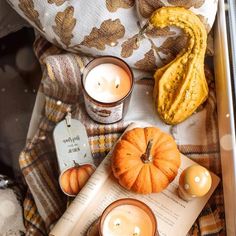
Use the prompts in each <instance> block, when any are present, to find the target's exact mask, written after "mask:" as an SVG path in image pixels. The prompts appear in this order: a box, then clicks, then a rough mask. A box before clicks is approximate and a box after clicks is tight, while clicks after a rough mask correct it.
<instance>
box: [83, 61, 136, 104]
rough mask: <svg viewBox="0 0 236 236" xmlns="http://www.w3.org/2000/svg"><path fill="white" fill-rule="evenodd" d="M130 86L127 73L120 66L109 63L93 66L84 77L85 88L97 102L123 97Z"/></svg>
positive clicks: (114, 100) (106, 101)
mask: <svg viewBox="0 0 236 236" xmlns="http://www.w3.org/2000/svg"><path fill="white" fill-rule="evenodd" d="M130 88H131V81H130V77H129V75H128V73H127V72H126V71H125V70H124V69H123V68H121V67H120V66H117V65H115V64H111V63H105V64H101V65H98V66H96V67H94V68H93V69H92V70H91V71H89V73H88V74H87V76H86V79H85V90H86V91H87V93H88V94H89V96H91V97H92V98H93V99H95V100H97V101H99V102H104V103H112V102H116V101H118V100H120V99H122V98H123V97H125V95H127V94H128V92H129V91H130Z"/></svg>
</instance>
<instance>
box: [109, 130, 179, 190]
mask: <svg viewBox="0 0 236 236" xmlns="http://www.w3.org/2000/svg"><path fill="white" fill-rule="evenodd" d="M111 163H112V171H113V174H114V176H115V177H116V178H117V179H118V181H119V183H120V184H121V185H122V186H123V187H124V188H126V189H128V190H131V191H133V192H136V193H142V194H148V193H158V192H161V191H162V190H164V189H165V188H166V187H167V186H168V185H169V183H171V182H172V181H173V180H174V178H175V177H176V175H177V173H178V168H179V166H180V152H179V150H178V148H177V145H176V143H175V141H174V139H173V138H172V137H171V136H170V135H169V134H167V133H164V132H162V131H161V130H160V129H158V128H156V127H146V128H134V129H132V130H130V131H127V132H126V133H125V134H124V135H123V136H122V138H121V140H120V141H118V143H117V144H116V146H115V148H114V151H113V154H112V161H111Z"/></svg>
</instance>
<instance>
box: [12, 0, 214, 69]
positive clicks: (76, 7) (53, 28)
mask: <svg viewBox="0 0 236 236" xmlns="http://www.w3.org/2000/svg"><path fill="white" fill-rule="evenodd" d="M9 2H10V3H11V5H13V7H14V9H15V10H16V11H17V12H18V13H19V14H20V15H21V16H22V17H24V18H25V19H26V20H28V22H29V23H31V25H32V26H33V27H35V28H36V29H37V30H38V31H39V32H40V34H41V35H43V36H44V37H45V38H46V39H47V40H49V41H50V42H52V43H54V44H55V45H57V46H59V47H61V48H64V49H65V50H67V51H71V52H75V53H80V54H86V55H90V56H94V57H95V56H100V55H113V56H117V57H120V58H122V59H123V60H125V61H126V62H127V63H128V64H129V65H130V66H131V67H135V68H138V69H140V70H146V71H155V70H156V68H157V67H159V66H162V65H163V64H166V63H168V62H169V61H170V60H172V59H173V58H174V57H175V56H176V55H177V54H178V52H179V51H180V50H181V49H183V48H184V47H185V46H186V45H187V37H186V36H184V35H183V34H182V32H181V31H180V30H179V29H178V28H174V27H166V28H164V29H157V28H148V29H147V30H146V31H145V33H144V34H142V35H140V30H141V29H142V27H143V26H144V25H145V23H146V22H147V20H148V18H149V17H150V16H151V14H152V13H153V11H155V10H156V9H158V8H160V7H163V6H181V7H184V8H187V9H189V10H191V11H193V12H194V13H196V14H197V15H198V17H199V18H200V19H201V21H202V22H203V24H204V25H205V27H206V29H207V31H208V32H209V31H210V29H211V27H212V25H213V22H214V19H215V14H216V10H217V0H86V1H78V0H9ZM208 9H211V11H208ZM209 42H212V40H209ZM208 51H211V53H212V50H208Z"/></svg>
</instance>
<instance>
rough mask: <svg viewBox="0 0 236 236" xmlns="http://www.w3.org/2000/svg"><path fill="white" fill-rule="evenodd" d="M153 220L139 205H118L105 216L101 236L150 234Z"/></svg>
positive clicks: (144, 235)
mask: <svg viewBox="0 0 236 236" xmlns="http://www.w3.org/2000/svg"><path fill="white" fill-rule="evenodd" d="M153 230H154V229H153V222H152V220H151V219H150V217H149V215H148V214H147V213H146V212H145V211H144V210H143V209H141V208H140V207H137V206H134V205H120V206H117V207H115V208H114V209H112V210H111V211H110V212H109V213H108V215H107V216H106V218H105V220H104V223H103V227H102V235H103V236H122V235H123V236H152V235H153Z"/></svg>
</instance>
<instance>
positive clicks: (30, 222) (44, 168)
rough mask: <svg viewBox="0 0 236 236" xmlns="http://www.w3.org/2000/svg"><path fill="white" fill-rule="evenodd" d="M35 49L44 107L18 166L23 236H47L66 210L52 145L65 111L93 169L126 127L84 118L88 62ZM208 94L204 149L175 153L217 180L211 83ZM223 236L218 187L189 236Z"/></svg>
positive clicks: (42, 43)
mask: <svg viewBox="0 0 236 236" xmlns="http://www.w3.org/2000/svg"><path fill="white" fill-rule="evenodd" d="M34 48H35V52H36V55H37V57H38V59H39V61H40V63H41V65H42V69H43V78H42V82H41V87H40V90H41V91H42V92H43V93H44V95H45V97H46V101H45V106H44V110H43V111H42V112H43V118H42V119H41V121H40V124H39V127H38V130H37V132H36V133H35V135H34V137H33V139H32V140H30V141H29V142H28V143H27V144H26V147H25V148H24V150H23V151H22V153H21V155H20V160H19V162H20V166H21V169H22V173H23V175H24V178H25V180H26V183H27V186H28V191H27V194H26V196H25V200H24V219H25V225H26V229H27V232H26V235H48V233H49V231H50V229H51V228H52V227H53V225H54V224H55V223H56V221H57V220H58V219H59V218H60V216H61V215H62V213H63V211H64V210H65V208H66V205H67V200H68V199H66V197H65V196H63V194H62V192H61V191H60V189H59V184H58V176H59V172H58V167H57V159H56V153H55V150H54V144H53V140H52V131H53V129H54V126H55V124H56V123H57V122H59V121H61V120H62V119H63V118H64V117H65V115H66V113H67V110H68V108H70V109H71V110H72V116H73V117H74V118H77V119H79V120H80V121H81V122H82V123H83V124H84V125H85V127H86V129H87V133H88V135H89V142H90V146H91V150H92V154H93V157H94V160H95V163H96V164H97V165H98V164H99V163H100V162H101V160H102V159H103V158H104V157H105V156H106V154H107V153H108V152H109V150H110V149H111V147H112V146H113V144H114V143H115V142H116V141H117V139H118V138H119V136H120V134H121V133H122V132H123V131H124V129H125V128H126V126H127V124H126V123H124V122H122V121H121V122H118V123H116V124H112V125H101V124H97V123H95V122H93V121H92V120H91V119H90V118H89V117H88V116H87V114H86V112H85V108H84V104H83V97H82V95H81V91H80V88H81V86H80V68H81V67H83V66H84V64H85V63H87V61H88V60H89V58H85V57H80V56H78V55H75V54H71V53H66V52H64V51H62V50H61V49H58V48H57V47H55V46H52V45H51V44H50V43H49V42H47V41H46V40H44V39H43V38H41V37H39V38H38V39H37V40H36V41H35V45H34ZM139 83H140V82H139ZM141 83H146V85H147V84H148V85H149V86H152V83H150V80H142V81H141ZM210 88H211V93H210V96H209V99H208V101H207V102H206V105H205V106H204V108H203V109H206V110H207V119H206V121H205V122H207V126H206V127H208V128H207V129H209V130H207V134H208V137H207V140H208V143H207V144H206V145H203V146H201V145H199V146H193V145H184V146H183V145H181V146H179V149H180V151H181V152H182V153H184V154H186V155H187V156H189V157H190V158H191V159H193V160H194V161H196V162H198V163H200V164H202V165H204V166H206V167H207V168H209V169H210V170H212V171H213V172H215V173H216V174H218V176H220V175H221V168H220V158H219V145H218V136H217V122H216V118H217V116H216V107H215V104H216V102H215V95H214V82H213V81H211V83H210ZM58 101H60V103H58ZM193 135H194V134H193ZM223 233H224V206H223V194H222V186H221V185H219V187H218V188H217V190H216V191H215V193H214V194H213V196H212V197H211V199H210V201H209V202H208V204H207V205H206V207H205V208H204V210H203V211H202V213H201V214H200V216H199V218H198V219H197V220H196V222H195V224H194V225H193V227H192V229H191V230H190V232H189V235H223Z"/></svg>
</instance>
